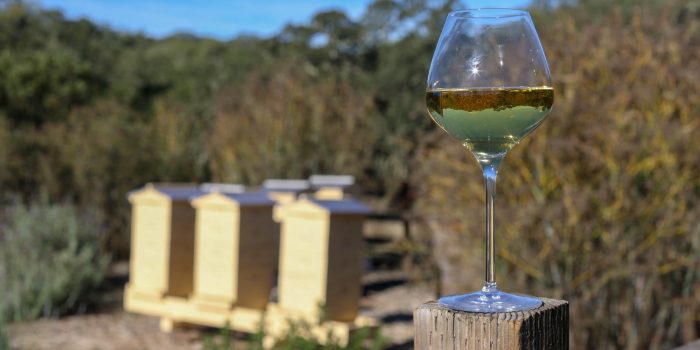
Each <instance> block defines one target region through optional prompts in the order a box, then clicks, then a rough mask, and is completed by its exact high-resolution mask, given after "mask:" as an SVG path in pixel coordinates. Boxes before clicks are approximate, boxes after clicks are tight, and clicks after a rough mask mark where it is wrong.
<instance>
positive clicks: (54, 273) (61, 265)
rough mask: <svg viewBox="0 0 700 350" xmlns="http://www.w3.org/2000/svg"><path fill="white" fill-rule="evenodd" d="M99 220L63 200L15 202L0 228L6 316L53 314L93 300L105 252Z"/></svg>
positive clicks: (26, 317) (24, 317)
mask: <svg viewBox="0 0 700 350" xmlns="http://www.w3.org/2000/svg"><path fill="white" fill-rule="evenodd" d="M99 233H100V225H99V220H97V217H96V215H95V214H94V213H92V212H85V211H81V210H79V209H77V208H76V207H74V206H72V205H69V204H49V203H48V202H47V200H45V199H42V200H40V201H39V202H37V203H33V204H30V205H25V204H22V203H15V204H14V205H12V206H10V208H9V209H8V210H7V211H6V212H5V215H4V220H3V224H2V227H1V229H0V239H1V240H2V243H1V244H0V271H2V273H0V285H2V286H3V289H4V297H3V299H2V300H1V301H2V304H3V308H4V311H5V312H4V313H5V317H7V320H9V321H18V320H30V319H35V318H38V317H42V316H43V317H57V316H61V315H64V314H66V313H70V312H75V311H80V310H84V309H85V308H86V307H89V306H90V304H91V303H92V302H94V301H95V300H96V296H97V294H96V289H97V288H98V287H99V285H100V283H101V282H102V280H103V278H104V272H105V268H106V266H107V263H108V258H107V257H104V256H101V255H100V252H99V251H98V240H99V239H100V235H99Z"/></svg>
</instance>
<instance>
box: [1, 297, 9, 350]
mask: <svg viewBox="0 0 700 350" xmlns="http://www.w3.org/2000/svg"><path fill="white" fill-rule="evenodd" d="M0 296H1V294H0ZM1 307H2V306H0V350H7V349H9V348H10V340H9V338H8V336H7V330H6V328H5V319H4V316H3V315H2V308H1Z"/></svg>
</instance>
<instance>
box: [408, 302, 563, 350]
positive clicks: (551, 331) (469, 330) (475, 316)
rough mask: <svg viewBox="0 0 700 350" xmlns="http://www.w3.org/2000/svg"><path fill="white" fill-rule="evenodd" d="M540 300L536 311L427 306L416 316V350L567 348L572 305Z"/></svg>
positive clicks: (414, 319)
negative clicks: (472, 310)
mask: <svg viewBox="0 0 700 350" xmlns="http://www.w3.org/2000/svg"><path fill="white" fill-rule="evenodd" d="M541 299H542V302H543V304H542V306H540V307H539V308H537V309H534V310H527V311H518V312H503V313H476V312H463V311H455V310H451V309H448V308H445V307H443V306H440V305H439V304H438V303H437V302H429V303H425V304H423V305H421V306H420V307H418V308H417V309H416V310H415V312H414V315H413V323H414V326H415V342H414V349H417V350H425V349H430V350H442V349H451V350H452V349H454V350H477V349H478V350H482V349H484V350H485V349H489V350H521V349H523V350H524V349H528V350H529V349H538V350H539V349H542V350H560V349H568V348H569V303H568V302H566V301H564V300H554V299H545V298H541Z"/></svg>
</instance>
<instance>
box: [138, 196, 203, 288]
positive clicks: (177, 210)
mask: <svg viewBox="0 0 700 350" xmlns="http://www.w3.org/2000/svg"><path fill="white" fill-rule="evenodd" d="M201 193H202V192H201V191H200V190H199V189H198V188H197V187H195V186H191V185H157V184H156V185H153V184H148V185H146V186H145V187H144V188H143V189H141V190H137V191H134V192H131V193H130V194H129V202H130V203H131V204H132V218H131V220H132V226H131V264H130V276H129V285H128V287H127V289H128V290H127V292H128V293H127V295H136V296H139V297H145V298H153V299H161V298H163V297H164V296H166V295H173V296H183V297H186V296H188V295H189V294H190V293H191V292H192V280H193V268H192V267H193V261H194V260H193V256H194V254H193V253H194V249H193V247H194V219H195V213H194V209H193V208H192V206H191V205H190V203H189V199H190V198H191V197H194V196H198V195H201Z"/></svg>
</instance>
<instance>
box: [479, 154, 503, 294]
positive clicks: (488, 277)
mask: <svg viewBox="0 0 700 350" xmlns="http://www.w3.org/2000/svg"><path fill="white" fill-rule="evenodd" d="M500 162H501V159H489V161H488V162H484V161H480V163H481V168H482V170H483V173H484V185H485V188H486V274H485V276H484V287H483V288H482V291H484V292H495V291H497V290H498V289H497V287H496V269H495V264H494V259H495V258H496V245H495V241H494V235H493V231H494V201H495V199H496V176H497V175H498V166H499V165H500Z"/></svg>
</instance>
